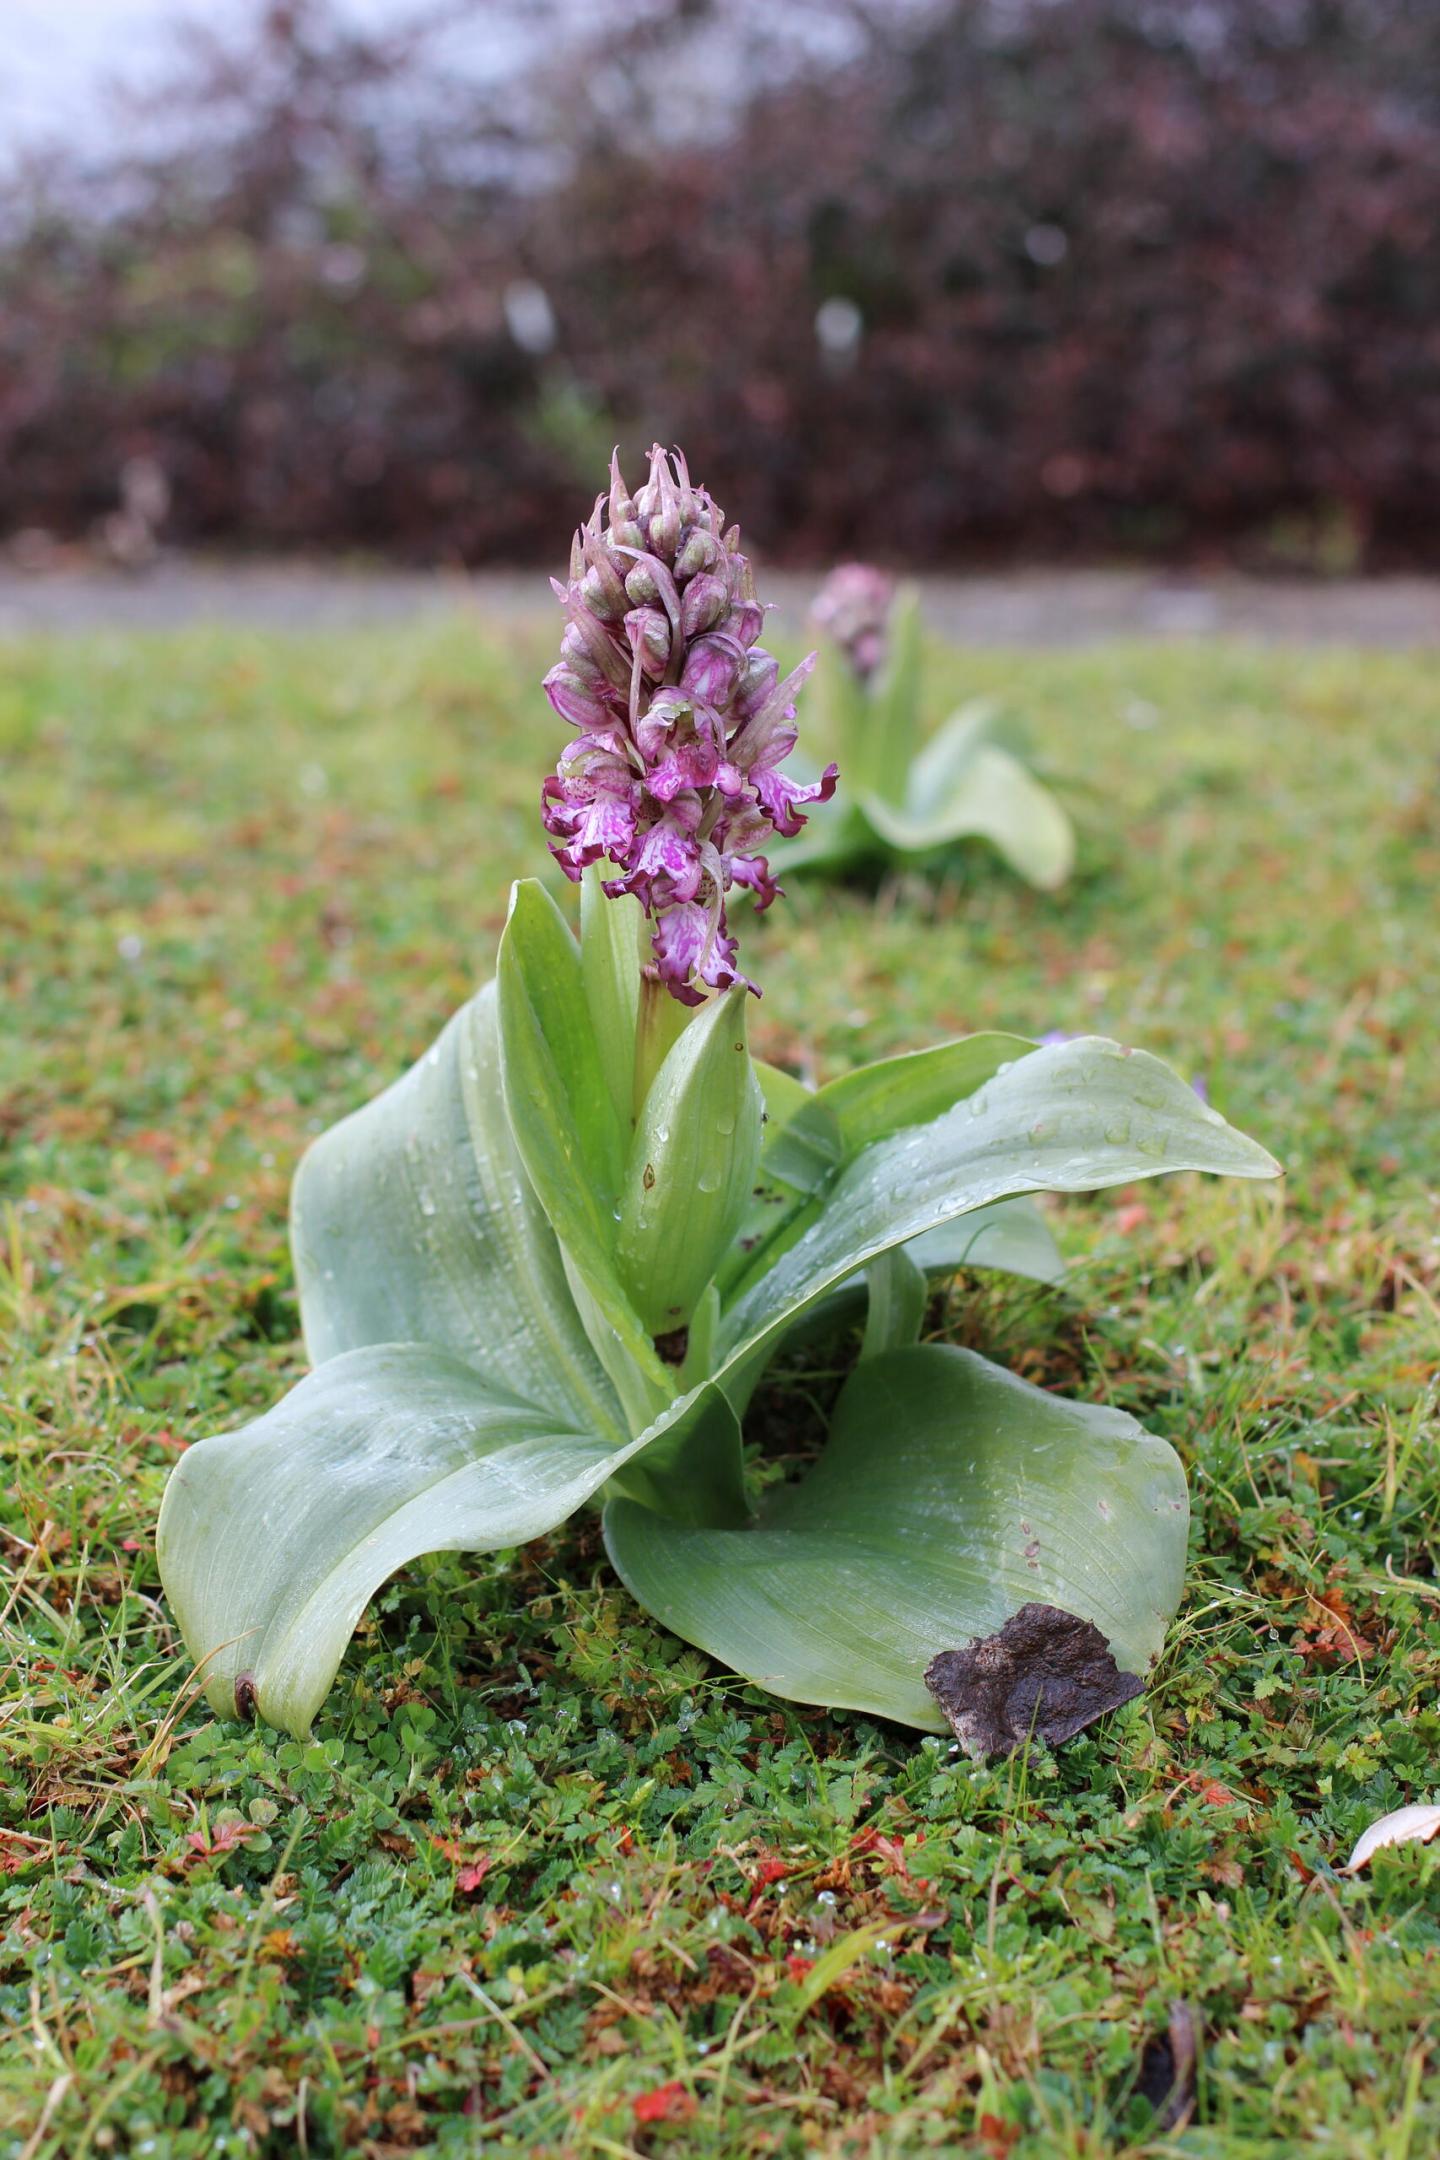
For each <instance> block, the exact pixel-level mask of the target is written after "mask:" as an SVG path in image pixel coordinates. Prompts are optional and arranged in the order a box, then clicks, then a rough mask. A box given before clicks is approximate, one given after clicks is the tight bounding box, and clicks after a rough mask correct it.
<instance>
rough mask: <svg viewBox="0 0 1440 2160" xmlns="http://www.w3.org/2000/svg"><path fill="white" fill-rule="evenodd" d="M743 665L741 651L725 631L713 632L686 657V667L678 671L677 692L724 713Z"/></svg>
mask: <svg viewBox="0 0 1440 2160" xmlns="http://www.w3.org/2000/svg"><path fill="white" fill-rule="evenodd" d="M744 663H745V654H744V651H743V649H742V648H741V647H740V646H739V645H738V644H737V643H736V641H735V639H734V638H732V637H728V636H727V635H726V634H725V632H724V631H715V632H712V634H711V635H710V636H709V637H702V638H701V639H699V641H698V642H697V643H696V644H694V645H692V646H691V647H690V650H689V651H688V652H687V653H686V655H685V665H684V667H683V668H682V669H681V671H680V688H681V689H682V690H686V691H688V692H689V694H690V695H691V697H695V698H698V699H699V700H700V702H701V703H702V704H704V705H714V706H715V707H716V708H717V709H721V710H723V708H724V707H725V706H727V705H728V704H729V703H730V701H731V699H732V697H733V696H734V694H735V685H736V682H737V680H738V679H739V676H740V671H741V668H742V666H743V665H744Z"/></svg>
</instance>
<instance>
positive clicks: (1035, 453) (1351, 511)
mask: <svg viewBox="0 0 1440 2160" xmlns="http://www.w3.org/2000/svg"><path fill="white" fill-rule="evenodd" d="M827 13H828V15H829V16H830V17H831V18H832V20H831V22H830V24H829V28H830V29H831V30H833V32H834V36H833V38H832V39H831V40H830V41H829V49H830V50H831V52H832V57H831V58H830V59H829V60H827V61H826V62H825V63H824V64H823V65H822V64H821V63H820V61H819V60H817V59H816V58H815V57H814V55H815V53H816V51H817V50H818V49H820V47H821V46H822V45H823V44H824V42H825V41H824V40H823V39H821V38H820V37H818V36H817V35H816V31H817V27H818V29H820V30H823V29H824V28H825V27H826V25H825V23H824V21H823V20H822V18H823V17H824V16H825V15H826V14H827ZM588 19H591V20H593V12H592V15H591V17H590V18H588ZM774 19H775V18H774V11H773V10H771V11H769V13H768V14H767V12H766V11H765V10H763V9H762V10H759V11H757V12H755V13H752V12H751V11H750V9H749V8H748V6H747V5H744V4H741V0H726V4H725V5H723V6H719V5H716V6H708V5H705V4H703V0H673V5H671V6H669V7H668V8H661V7H659V6H653V5H652V8H651V10H650V12H649V13H648V14H642V16H641V17H640V19H638V20H637V19H636V15H635V11H634V9H633V8H631V9H626V10H624V11H623V12H622V13H619V14H617V15H616V16H615V17H614V18H613V19H612V21H611V22H610V23H609V25H608V26H607V28H606V30H605V33H604V35H603V37H601V36H600V34H599V33H598V32H597V33H596V34H595V41H594V42H593V43H591V44H585V45H582V44H580V43H579V42H578V41H577V39H576V37H575V35H574V33H573V30H572V32H571V34H570V36H569V37H568V39H567V40H566V41H564V44H563V50H562V51H561V54H560V57H559V58H558V59H557V60H554V61H552V62H547V64H546V66H545V67H544V68H542V69H540V70H538V71H534V72H532V73H531V75H530V76H529V77H528V78H527V79H526V81H525V82H524V83H523V84H513V83H511V84H507V83H503V82H502V83H497V84H496V85H495V86H493V87H492V88H491V89H489V90H485V91H482V90H480V89H475V88H473V87H472V88H471V89H470V90H468V91H465V92H464V94H463V95H462V94H459V93H457V91H456V87H455V85H454V83H453V82H452V83H451V84H450V85H449V89H448V92H447V91H445V90H444V89H443V88H442V86H441V85H440V84H439V83H438V82H437V81H436V79H435V78H434V77H433V75H432V74H428V73H427V72H426V62H425V56H424V53H423V51H422V49H421V47H420V46H419V45H418V44H417V43H416V42H415V41H414V40H409V39H396V40H393V41H392V42H390V43H389V44H385V43H383V42H378V41H376V40H374V39H371V40H368V41H367V40H365V39H362V38H360V37H358V36H356V35H353V34H350V33H347V32H345V31H343V30H342V29H341V28H340V27H338V26H337V24H336V23H335V22H334V21H332V20H331V19H330V18H329V17H328V16H327V15H326V14H325V12H324V11H323V9H322V8H321V7H319V6H318V5H316V4H313V0H312V4H311V5H309V6H288V7H274V8H271V9H270V10H269V11H268V14H267V17H266V20H265V24H264V28H263V31H262V32H261V33H260V38H259V43H258V44H257V45H256V46H255V47H254V48H253V49H252V50H251V51H249V52H248V53H247V52H243V51H241V52H233V51H232V52H225V51H224V50H223V49H221V48H218V47H216V46H214V45H213V44H211V45H207V46H203V47H197V48H196V50H195V52H194V55H193V57H192V60H191V63H190V69H189V73H188V76H187V77H186V80H185V83H184V85H183V87H182V88H181V90H180V91H179V92H178V93H177V94H178V96H179V98H180V100H181V107H180V109H183V110H186V111H188V112H189V113H190V114H191V115H192V118H193V122H194V124H193V126H191V128H190V129H189V130H188V132H186V134H185V137H184V140H183V141H181V142H179V143H178V144H177V145H176V146H175V147H173V148H172V149H170V150H169V151H168V152H167V153H166V155H164V156H163V157H158V156H157V157H152V158H150V159H148V160H144V159H140V158H137V157H135V156H133V155H132V157H131V158H130V159H129V160H128V161H127V162H126V163H125V164H123V165H120V166H117V167H116V168H115V169H113V170H110V171H107V172H106V173H103V174H90V175H88V176H86V179H85V184H84V186H83V188H77V186H76V184H75V178H74V176H73V175H71V174H67V173H66V171H65V170H64V169H63V168H62V169H61V170H60V171H59V172H58V173H52V174H51V175H50V177H49V180H48V182H47V185H46V187H45V188H44V189H41V190H37V191H36V192H35V194H34V195H33V196H32V198H31V199H30V200H29V201H28V203H15V204H12V206H11V214H10V217H9V220H8V230H7V234H6V236H5V237H4V238H3V239H0V471H3V476H4V477H3V488H4V498H3V513H0V515H3V524H4V525H5V526H6V527H8V528H10V529H12V530H13V529H14V528H16V527H19V526H30V525H38V526H43V527H46V528H48V529H50V530H52V531H55V532H59V533H72V532H76V531H81V530H84V529H85V528H87V526H88V525H89V524H90V523H91V521H93V520H94V519H95V518H97V517H100V516H103V515H104V513H105V512H106V511H107V510H108V509H110V508H111V507H112V506H113V505H114V503H115V501H116V497H117V489H118V487H119V484H120V475H121V473H122V471H123V470H124V469H125V468H126V467H127V465H129V466H130V468H131V470H132V471H133V470H134V469H135V468H134V461H135V460H136V459H137V458H138V459H140V460H142V461H153V464H154V465H155V466H158V467H159V468H160V469H161V470H162V471H163V473H164V474H165V476H166V478H167V479H168V482H169V488H170V495H171V507H170V512H169V519H168V527H167V530H168V531H169V533H170V534H171V535H172V536H173V537H177V538H181V539H187V540H192V539H205V540H223V541H226V542H237V543H245V544H255V545H264V546H267V547H275V546H281V547H291V546H296V545H304V544H312V543H325V544H335V543H338V544H348V545H360V546H364V547H376V548H381V549H385V550H389V551H394V552H398V553H402V554H406V555H410V556H413V557H435V556H452V557H453V556H459V557H463V558H465V559H467V560H471V561H480V560H490V559H496V558H500V557H506V558H515V557H529V556H535V555H545V556H549V555H553V553H554V550H555V535H556V532H557V531H559V530H563V529H564V528H565V526H566V525H567V523H568V522H569V521H570V519H571V518H572V516H573V514H574V512H575V511H576V509H577V507H578V504H579V500H580V496H581V495H582V494H583V493H584V491H585V488H586V487H587V486H588V484H589V483H590V482H591V481H592V479H593V477H594V470H595V460H596V458H597V457H598V456H599V455H601V454H602V453H603V452H604V451H606V450H608V446H609V443H610V441H611V440H612V439H613V438H614V437H616V436H618V437H619V438H620V439H621V441H622V442H623V443H624V444H626V445H627V446H629V447H631V448H633V449H638V448H639V447H640V446H641V444H642V443H643V442H646V441H648V440H649V438H650V437H651V436H652V435H659V436H661V437H663V438H665V439H667V440H678V441H681V442H683V443H684V444H685V446H686V448H687V450H688V451H689V453H690V457H691V462H692V466H693V467H694V469H696V470H697V471H699V472H701V473H703V474H704V475H705V476H706V477H707V478H708V479H709V480H710V481H711V484H712V485H713V486H714V487H715V488H716V490H717V492H719V493H720V494H721V496H722V499H724V500H727V501H729V502H731V503H732V504H733V505H734V506H736V507H739V506H741V505H743V508H744V512H745V516H746V522H747V526H748V527H749V529H750V530H751V532H752V534H753V536H754V537H755V538H756V539H758V540H759V541H761V542H762V543H763V544H764V545H766V546H767V547H768V548H770V549H771V550H773V551H777V552H786V551H788V552H789V553H791V554H792V555H794V556H797V557H806V558H810V559H820V558H823V557H825V556H828V555H833V554H836V553H838V552H843V551H855V550H861V551H864V552H866V553H870V554H875V555H879V556H882V557H892V558H919V557H931V558H941V557H944V558H955V557H960V556H963V555H967V554H969V555H973V554H977V553H985V552H988V553H998V552H1002V551H1014V550H1017V549H1031V550H1040V551H1045V552H1062V553H1063V552H1071V553H1073V552H1078V551H1088V552H1091V553H1094V552H1097V551H1114V550H1117V549H1118V550H1123V551H1126V552H1135V551H1151V552H1156V551H1159V552H1178V551H1188V552H1191V553H1193V552H1196V551H1197V550H1200V551H1203V550H1206V549H1214V548H1226V549H1229V550H1230V551H1231V552H1235V551H1237V550H1238V551H1239V552H1240V553H1241V554H1242V555H1244V554H1252V555H1253V554H1259V555H1265V556H1268V557H1271V558H1273V557H1275V556H1276V555H1277V554H1284V553H1286V552H1287V551H1292V550H1299V551H1301V552H1308V553H1309V554H1312V555H1316V554H1318V555H1320V556H1322V557H1323V556H1326V555H1327V554H1328V556H1329V557H1331V558H1333V559H1350V558H1352V557H1354V558H1358V559H1363V560H1365V561H1368V562H1371V563H1389V562H1398V561H1414V560H1419V559H1422V558H1423V557H1424V556H1425V554H1426V552H1427V550H1433V549H1434V548H1435V546H1436V544H1437V542H1440V246H1437V234H1440V7H1437V6H1436V5H1435V4H1434V0H1008V4H1007V0H984V4H981V0H951V4H949V5H944V6H936V7H931V8H929V9H917V8H915V7H913V6H912V7H906V8H902V7H899V6H898V5H881V6H876V7H874V8H873V9H871V10H869V11H868V12H867V10H866V9H865V8H863V7H861V6H858V5H855V4H849V0H834V4H833V6H829V7H828V8H827V7H826V6H824V5H820V4H818V0H817V4H816V5H814V6H812V7H811V8H810V10H809V12H808V15H807V18H806V36H805V37H803V38H801V39H800V40H799V41H798V44H797V47H796V49H795V50H793V51H792V52H790V53H789V54H788V55H786V56H781V57H774V58H773V59H771V58H770V57H769V56H770V55H771V54H772V53H773V50H774V48H773V36H772V32H773V22H774ZM571 20H572V22H573V18H571ZM767 23H768V24H769V25H770V26H771V29H770V30H769V31H767V28H766V25H767ZM717 37H719V38H721V39H725V38H728V39H729V40H731V41H732V45H733V51H732V52H731V53H730V60H731V61H732V62H733V65H729V66H727V68H726V69H723V70H720V71H719V72H720V75H721V77H722V78H723V81H724V83H725V88H724V89H723V91H722V90H716V89H714V87H713V85H714V83H715V81H716V79H717V70H716V59H715V56H716V52H717V50H721V51H723V50H724V48H723V47H721V48H717V46H716V43H715V40H716V39H717ZM767 37H770V38H771V42H770V44H768V45H767V44H766V43H764V42H762V41H764V40H765V39H766V38H767ZM807 53H808V55H809V57H807ZM836 53H838V54H839V57H838V58H837V57H833V55H834V54H836ZM757 67H763V68H764V69H765V74H764V76H763V77H762V78H761V79H758V80H757V79H755V78H756V73H757ZM397 91H399V92H400V93H402V94H401V95H398V96H397V95H396V93H397ZM171 109H172V111H173V110H174V109H177V108H176V107H175V105H174V102H173V99H172V104H171ZM817 321H818V323H819V326H820V328H821V329H822V330H823V331H824V332H825V333H826V335H825V338H824V339H822V337H821V336H820V335H818V334H817Z"/></svg>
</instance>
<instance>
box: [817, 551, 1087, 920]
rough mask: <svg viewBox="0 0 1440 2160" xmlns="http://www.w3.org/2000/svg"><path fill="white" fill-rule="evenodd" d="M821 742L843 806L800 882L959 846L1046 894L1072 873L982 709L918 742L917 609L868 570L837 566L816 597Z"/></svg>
mask: <svg viewBox="0 0 1440 2160" xmlns="http://www.w3.org/2000/svg"><path fill="white" fill-rule="evenodd" d="M813 613H814V620H815V625H816V628H817V629H818V630H819V631H820V632H821V635H822V642H823V665H822V669H821V679H820V682H819V685H818V688H819V690H820V694H821V698H822V701H823V705H824V708H825V721H826V727H825V732H826V734H827V735H828V737H829V739H830V741H831V742H832V743H833V744H834V746H835V747H836V749H837V750H838V752H839V755H840V762H841V764H842V766H843V768H844V772H845V795H844V798H843V800H840V801H836V802H833V803H831V804H830V805H829V807H828V808H827V809H825V810H824V811H823V812H822V813H820V814H819V815H817V816H816V817H815V818H814V819H813V820H812V822H811V825H810V829H809V831H808V832H807V833H806V835H805V839H804V841H803V842H802V844H801V846H800V848H799V849H798V850H796V852H795V854H794V856H793V857H792V859H791V865H790V867H792V868H795V869H800V868H805V869H809V868H814V869H816V870H822V871H824V870H829V871H841V872H843V871H844V870H846V869H848V868H851V867H853V866H857V865H860V864H864V863H867V862H881V863H887V862H888V863H903V862H907V861H915V860H917V859H927V858H934V857H937V856H939V855H941V854H942V853H943V852H944V851H945V850H947V849H950V848H953V847H954V846H955V844H956V843H957V842H959V841H963V840H980V841H984V842H986V843H987V844H988V845H989V846H991V847H993V848H994V849H995V851H996V853H997V854H998V855H1000V856H1001V857H1002V858H1003V860H1004V861H1005V862H1007V863H1008V864H1009V866H1010V868H1011V869H1012V870H1015V871H1017V872H1018V873H1019V875H1020V876H1021V877H1023V878H1025V879H1027V880H1028V881H1029V883H1030V884H1032V885H1038V886H1040V887H1042V888H1043V889H1044V890H1046V891H1051V890H1053V889H1054V888H1055V887H1056V886H1058V885H1063V884H1064V882H1065V880H1066V878H1068V877H1069V875H1070V872H1071V869H1072V868H1073V866H1074V861H1075V835H1074V831H1073V829H1072V827H1071V824H1070V820H1069V818H1068V817H1067V816H1066V814H1065V812H1064V810H1063V809H1062V808H1061V806H1060V804H1059V803H1058V802H1057V801H1056V799H1055V797H1054V796H1053V795H1052V794H1051V792H1050V790H1049V789H1048V788H1047V787H1046V786H1045V785H1044V783H1043V782H1042V781H1040V780H1037V778H1036V777H1035V775H1034V773H1033V772H1032V771H1031V770H1030V768H1029V766H1028V765H1027V764H1026V763H1025V762H1024V760H1023V758H1021V757H1020V756H1019V755H1018V754H1017V751H1016V749H1015V747H1014V745H1013V744H1012V743H1010V742H1007V741H1006V740H1005V739H1004V727H1003V723H1002V716H1001V714H1000V712H999V711H998V709H997V707H996V706H994V705H993V704H990V703H988V702H985V701H977V702H974V703H971V704H968V705H962V706H961V708H960V710H959V711H958V712H955V713H952V714H951V716H950V718H949V719H948V720H946V721H944V722H943V723H942V725H941V726H940V727H938V728H936V729H935V731H934V733H933V734H930V735H928V736H926V735H925V734H924V727H923V717H924V680H923V672H922V666H921V652H920V603H919V597H918V595H917V594H916V593H915V591H914V590H913V588H909V587H901V588H898V589H897V587H896V585H895V582H894V580H893V579H892V578H890V577H888V576H887V575H886V573H885V572H884V571H883V570H877V569H876V568H875V567H874V565H873V564H870V563H842V564H841V565H840V567H839V568H838V569H837V570H833V571H832V572H831V574H830V576H829V577H828V578H827V579H826V581H825V583H824V584H823V585H822V586H821V588H820V591H819V593H818V594H817V596H816V600H815V606H814V610H813Z"/></svg>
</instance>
